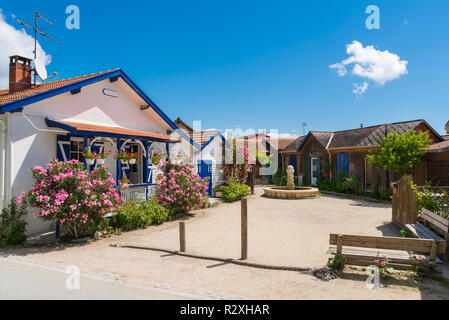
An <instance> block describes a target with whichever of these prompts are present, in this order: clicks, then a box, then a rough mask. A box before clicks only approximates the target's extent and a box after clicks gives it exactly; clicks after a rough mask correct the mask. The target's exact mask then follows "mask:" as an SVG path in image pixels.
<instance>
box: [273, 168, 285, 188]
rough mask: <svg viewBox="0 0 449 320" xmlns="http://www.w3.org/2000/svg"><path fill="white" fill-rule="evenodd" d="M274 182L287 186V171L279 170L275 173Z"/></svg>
mask: <svg viewBox="0 0 449 320" xmlns="http://www.w3.org/2000/svg"><path fill="white" fill-rule="evenodd" d="M273 183H274V184H275V185H277V186H286V185H287V172H285V171H282V170H278V171H276V173H275V174H274V175H273Z"/></svg>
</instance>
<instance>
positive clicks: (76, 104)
mask: <svg viewBox="0 0 449 320" xmlns="http://www.w3.org/2000/svg"><path fill="white" fill-rule="evenodd" d="M120 81H121V80H118V81H117V82H112V83H110V82H109V80H104V81H100V82H97V83H94V84H91V85H88V86H85V87H83V88H81V92H80V93H78V94H74V95H72V94H71V93H70V92H66V93H63V94H60V95H58V96H55V97H52V98H49V99H45V100H42V101H39V102H36V103H33V104H31V105H29V106H26V107H25V109H24V112H25V113H27V114H33V115H40V116H42V117H46V116H48V117H49V118H50V119H52V120H66V121H73V122H83V123H92V124H97V125H106V126H113V127H124V128H129V129H136V130H144V131H151V132H159V133H163V134H166V133H167V130H170V129H171V128H170V127H169V126H168V125H167V124H166V123H165V121H163V120H162V119H160V118H159V116H156V113H155V112H154V111H152V109H151V110H150V109H146V110H140V106H141V105H144V101H143V100H141V99H140V98H139V99H137V98H135V97H134V94H133V93H131V91H130V89H127V88H126V87H125V86H124V85H120ZM104 88H108V89H112V90H115V91H117V92H118V95H119V97H118V98H114V97H110V96H106V95H104V94H103V89H104Z"/></svg>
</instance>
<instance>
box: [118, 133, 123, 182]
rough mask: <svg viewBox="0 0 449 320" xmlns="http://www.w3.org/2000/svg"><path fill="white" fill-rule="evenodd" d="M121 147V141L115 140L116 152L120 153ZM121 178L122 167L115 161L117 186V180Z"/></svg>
mask: <svg viewBox="0 0 449 320" xmlns="http://www.w3.org/2000/svg"><path fill="white" fill-rule="evenodd" d="M121 147H122V140H121V139H120V138H117V152H120V148H121ZM121 178H122V165H121V163H120V160H118V159H117V185H119V180H120V179H121Z"/></svg>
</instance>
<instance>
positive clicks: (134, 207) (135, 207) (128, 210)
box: [110, 200, 170, 231]
mask: <svg viewBox="0 0 449 320" xmlns="http://www.w3.org/2000/svg"><path fill="white" fill-rule="evenodd" d="M169 217H170V214H169V211H168V209H166V208H164V207H163V206H161V205H159V204H158V203H157V201H156V200H148V201H134V200H133V201H129V202H126V203H125V204H123V205H122V207H121V208H120V209H119V210H118V211H117V214H115V215H114V216H113V217H112V218H111V221H110V225H111V226H113V227H115V228H119V229H120V230H122V231H127V230H133V229H140V228H146V227H148V226H149V225H151V224H161V223H163V222H164V221H167V220H168V219H169Z"/></svg>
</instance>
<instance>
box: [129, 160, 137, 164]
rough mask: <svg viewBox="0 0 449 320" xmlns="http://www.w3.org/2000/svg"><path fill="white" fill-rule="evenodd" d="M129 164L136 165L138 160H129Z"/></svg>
mask: <svg viewBox="0 0 449 320" xmlns="http://www.w3.org/2000/svg"><path fill="white" fill-rule="evenodd" d="M128 163H129V164H135V163H136V159H129V160H128Z"/></svg>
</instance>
